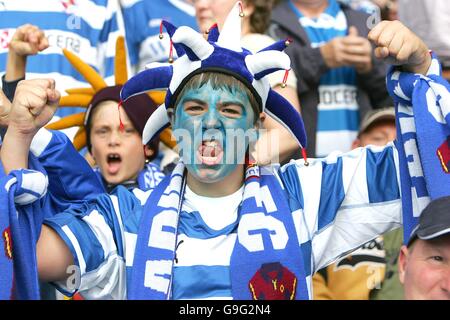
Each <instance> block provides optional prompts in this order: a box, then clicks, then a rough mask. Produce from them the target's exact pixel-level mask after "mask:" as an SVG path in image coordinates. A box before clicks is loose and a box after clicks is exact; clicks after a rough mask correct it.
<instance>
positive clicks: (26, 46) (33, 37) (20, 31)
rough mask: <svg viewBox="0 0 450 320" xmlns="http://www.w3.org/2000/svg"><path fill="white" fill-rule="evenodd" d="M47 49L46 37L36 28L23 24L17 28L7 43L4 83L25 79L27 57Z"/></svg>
mask: <svg viewBox="0 0 450 320" xmlns="http://www.w3.org/2000/svg"><path fill="white" fill-rule="evenodd" d="M47 48H48V40H47V37H46V36H45V34H44V32H43V31H42V30H40V29H39V28H38V27H36V26H33V25H31V24H25V25H23V26H20V27H19V28H17V30H16V32H15V33H14V35H13V37H12V39H11V42H10V43H9V51H8V60H7V63H6V72H5V76H4V79H3V80H4V82H6V83H17V81H18V80H20V79H25V69H26V64H27V57H28V56H29V55H35V54H37V53H39V52H40V51H43V50H45V49H47ZM10 100H11V99H10Z"/></svg>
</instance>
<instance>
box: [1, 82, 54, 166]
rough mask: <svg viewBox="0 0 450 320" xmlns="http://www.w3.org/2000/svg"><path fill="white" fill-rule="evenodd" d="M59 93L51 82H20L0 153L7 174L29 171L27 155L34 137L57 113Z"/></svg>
mask: <svg viewBox="0 0 450 320" xmlns="http://www.w3.org/2000/svg"><path fill="white" fill-rule="evenodd" d="M59 98H60V93H59V92H58V91H57V90H56V89H55V81H54V80H53V79H35V80H29V81H22V82H20V83H19V85H18V87H17V91H16V94H15V98H14V101H13V105H12V108H11V111H10V113H9V116H8V117H9V124H8V130H7V132H6V135H5V139H4V141H3V144H2V148H1V150H0V159H1V161H2V163H3V168H4V171H5V173H6V174H8V173H9V172H10V171H12V170H15V169H26V168H28V153H29V150H30V145H31V141H32V140H33V137H34V135H35V134H36V132H37V131H38V130H39V128H41V127H43V126H44V125H45V124H46V123H48V121H50V119H51V118H52V116H53V114H54V113H55V111H56V108H57V106H58V103H59Z"/></svg>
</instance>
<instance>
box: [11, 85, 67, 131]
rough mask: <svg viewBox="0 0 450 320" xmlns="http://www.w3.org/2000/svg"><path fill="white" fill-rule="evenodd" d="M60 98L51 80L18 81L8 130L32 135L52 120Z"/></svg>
mask: <svg viewBox="0 0 450 320" xmlns="http://www.w3.org/2000/svg"><path fill="white" fill-rule="evenodd" d="M60 97H61V95H60V93H59V91H58V90H56V89H55V81H54V80H53V79H34V80H23V81H20V82H19V84H18V86H17V89H16V93H15V95H14V100H13V103H12V108H11V111H10V114H9V128H11V127H14V129H15V130H16V131H17V132H20V133H21V134H25V135H28V134H31V135H34V134H35V133H36V132H37V131H38V130H39V129H40V128H42V127H43V126H45V125H46V124H47V123H48V122H49V121H50V120H51V119H52V117H53V115H54V113H55V111H56V108H57V107H58V103H59V99H60Z"/></svg>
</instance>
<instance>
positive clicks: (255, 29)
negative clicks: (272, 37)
mask: <svg viewBox="0 0 450 320" xmlns="http://www.w3.org/2000/svg"><path fill="white" fill-rule="evenodd" d="M245 2H246V3H247V4H248V5H252V6H253V7H254V11H253V13H252V15H251V16H250V31H251V32H252V33H266V30H267V29H268V28H269V25H270V16H271V13H272V7H273V4H274V0H245Z"/></svg>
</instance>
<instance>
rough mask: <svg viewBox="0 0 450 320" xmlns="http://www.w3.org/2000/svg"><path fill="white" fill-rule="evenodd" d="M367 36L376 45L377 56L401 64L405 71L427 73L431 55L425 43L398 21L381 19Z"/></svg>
mask: <svg viewBox="0 0 450 320" xmlns="http://www.w3.org/2000/svg"><path fill="white" fill-rule="evenodd" d="M368 37H369V40H370V41H372V42H373V43H374V44H375V46H376V49H375V56H376V57H377V58H379V59H385V60H386V61H387V62H388V63H390V64H393V65H403V69H404V70H405V71H407V72H412V73H421V74H424V75H425V74H426V73H427V71H428V68H429V67H430V65H431V55H430V53H429V50H428V48H427V46H426V44H425V43H424V42H423V41H422V40H421V39H420V38H419V37H418V36H416V35H415V34H414V33H413V32H412V31H411V30H409V29H408V28H407V27H405V26H404V25H403V24H402V23H401V22H400V21H381V22H380V23H379V24H378V25H376V26H375V28H373V29H372V30H371V31H370V33H369V35H368Z"/></svg>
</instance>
